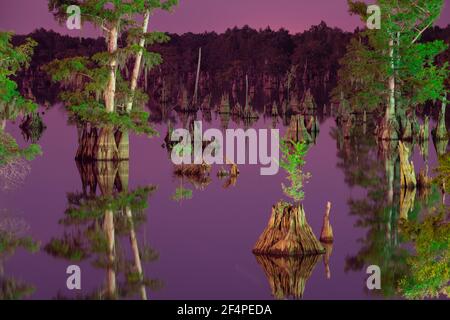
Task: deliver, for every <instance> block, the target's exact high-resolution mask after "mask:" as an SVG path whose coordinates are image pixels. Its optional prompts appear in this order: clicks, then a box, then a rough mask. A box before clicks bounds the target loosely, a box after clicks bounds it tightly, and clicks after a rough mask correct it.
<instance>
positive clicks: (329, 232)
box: [320, 201, 334, 243]
mask: <svg viewBox="0 0 450 320" xmlns="http://www.w3.org/2000/svg"><path fill="white" fill-rule="evenodd" d="M330 210H331V202H329V201H328V202H327V207H326V211H325V216H324V217H323V226H322V232H321V234H320V241H321V242H326V243H332V242H333V240H334V238H333V229H332V228H331V224H330Z"/></svg>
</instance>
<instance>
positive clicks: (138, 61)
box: [127, 10, 150, 112]
mask: <svg viewBox="0 0 450 320" xmlns="http://www.w3.org/2000/svg"><path fill="white" fill-rule="evenodd" d="M149 20H150V10H147V11H146V12H145V15H144V23H143V24H142V32H143V33H146V32H147V29H148V23H149ZM139 46H140V47H141V50H139V52H138V53H136V59H135V62H134V68H133V74H132V75H131V87H130V89H131V97H130V98H129V101H128V102H127V112H130V111H131V109H132V108H133V100H134V93H135V91H136V87H137V82H138V79H139V71H140V70H141V62H142V55H143V52H144V50H145V38H144V37H142V38H141V39H140V40H139Z"/></svg>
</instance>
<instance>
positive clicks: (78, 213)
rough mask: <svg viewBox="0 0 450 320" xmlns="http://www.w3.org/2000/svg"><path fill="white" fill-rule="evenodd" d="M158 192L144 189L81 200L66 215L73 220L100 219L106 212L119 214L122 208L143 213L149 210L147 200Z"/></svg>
mask: <svg viewBox="0 0 450 320" xmlns="http://www.w3.org/2000/svg"><path fill="white" fill-rule="evenodd" d="M155 190H156V187H155V186H151V187H142V188H138V189H136V190H134V191H133V192H121V193H119V194H117V195H114V196H112V195H104V196H100V197H96V198H94V199H87V200H80V201H79V202H78V203H77V204H76V205H72V206H71V207H69V208H68V209H67V210H66V215H67V216H68V217H70V219H72V220H79V221H83V220H89V219H98V218H101V217H103V216H104V214H105V211H113V212H118V211H119V210H120V209H122V208H125V207H127V208H129V209H130V210H132V211H142V210H144V209H146V208H147V205H148V204H147V199H148V197H149V196H150V194H152V193H153V192H154V191H155Z"/></svg>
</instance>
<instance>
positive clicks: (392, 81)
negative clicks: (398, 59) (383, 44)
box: [387, 39, 395, 119]
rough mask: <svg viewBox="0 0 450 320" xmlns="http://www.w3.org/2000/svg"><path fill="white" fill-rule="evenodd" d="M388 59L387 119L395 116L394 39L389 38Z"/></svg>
mask: <svg viewBox="0 0 450 320" xmlns="http://www.w3.org/2000/svg"><path fill="white" fill-rule="evenodd" d="M389 59H390V64H391V75H390V76H389V109H388V114H387V116H388V117H389V118H388V119H393V117H394V116H395V70H394V69H395V60H394V40H393V39H391V40H389Z"/></svg>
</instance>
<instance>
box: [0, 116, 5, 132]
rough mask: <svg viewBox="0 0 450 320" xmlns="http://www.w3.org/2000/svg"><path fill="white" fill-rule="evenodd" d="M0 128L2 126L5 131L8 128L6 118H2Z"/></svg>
mask: <svg viewBox="0 0 450 320" xmlns="http://www.w3.org/2000/svg"><path fill="white" fill-rule="evenodd" d="M0 128H1V130H2V131H5V129H6V119H3V120H2V122H1V127H0Z"/></svg>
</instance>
